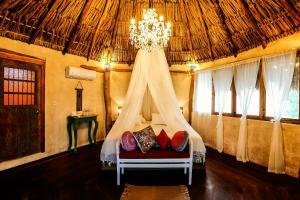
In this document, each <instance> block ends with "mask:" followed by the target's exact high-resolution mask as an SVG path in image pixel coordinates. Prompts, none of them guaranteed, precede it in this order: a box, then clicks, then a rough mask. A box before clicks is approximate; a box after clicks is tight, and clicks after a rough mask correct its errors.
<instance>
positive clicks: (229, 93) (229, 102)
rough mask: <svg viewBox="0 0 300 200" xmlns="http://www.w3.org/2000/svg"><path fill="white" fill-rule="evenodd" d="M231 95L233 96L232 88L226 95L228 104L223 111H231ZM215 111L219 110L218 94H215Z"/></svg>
mask: <svg viewBox="0 0 300 200" xmlns="http://www.w3.org/2000/svg"><path fill="white" fill-rule="evenodd" d="M231 97H232V94H231V90H230V91H229V92H228V93H227V95H226V104H225V107H224V111H223V113H231ZM215 112H219V106H218V101H217V95H215Z"/></svg>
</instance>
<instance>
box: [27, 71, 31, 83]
mask: <svg viewBox="0 0 300 200" xmlns="http://www.w3.org/2000/svg"><path fill="white" fill-rule="evenodd" d="M27 73H28V74H27V80H29V81H30V80H31V71H29V70H28V71H27Z"/></svg>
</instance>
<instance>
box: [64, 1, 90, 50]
mask: <svg viewBox="0 0 300 200" xmlns="http://www.w3.org/2000/svg"><path fill="white" fill-rule="evenodd" d="M93 1H94V0H86V1H85V4H84V6H83V8H82V11H81V13H80V15H79V17H78V19H77V22H76V25H75V26H74V27H73V29H72V31H71V34H70V37H69V39H68V40H67V41H66V43H65V46H64V49H63V52H62V53H63V54H66V53H68V51H69V47H70V45H71V44H73V42H74V41H75V38H76V35H77V33H78V31H79V30H80V24H82V22H83V20H84V19H85V17H86V16H87V14H88V13H89V10H90V8H91V5H92V3H93Z"/></svg>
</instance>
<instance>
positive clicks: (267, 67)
mask: <svg viewBox="0 0 300 200" xmlns="http://www.w3.org/2000/svg"><path fill="white" fill-rule="evenodd" d="M295 60H296V51H292V52H288V53H283V54H280V55H276V56H269V57H264V58H263V70H264V81H265V87H266V93H267V96H268V98H269V99H270V100H271V101H270V102H269V103H270V104H271V107H272V110H273V115H272V117H273V118H274V119H273V121H274V125H273V132H272V139H271V147H270V155H269V165H268V171H269V172H274V173H285V162H284V151H283V135H282V129H281V124H280V120H281V116H282V114H283V112H284V108H285V104H286V101H287V99H288V94H289V90H290V87H291V83H292V79H293V73H294V66H295Z"/></svg>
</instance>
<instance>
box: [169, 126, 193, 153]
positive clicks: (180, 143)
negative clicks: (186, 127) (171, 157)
mask: <svg viewBox="0 0 300 200" xmlns="http://www.w3.org/2000/svg"><path fill="white" fill-rule="evenodd" d="M188 139H189V135H188V133H187V132H186V131H178V132H176V133H175V134H174V136H173V138H172V141H171V146H172V149H174V150H175V151H177V152H181V151H183V150H184V149H185V147H186V145H187V143H188Z"/></svg>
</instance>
